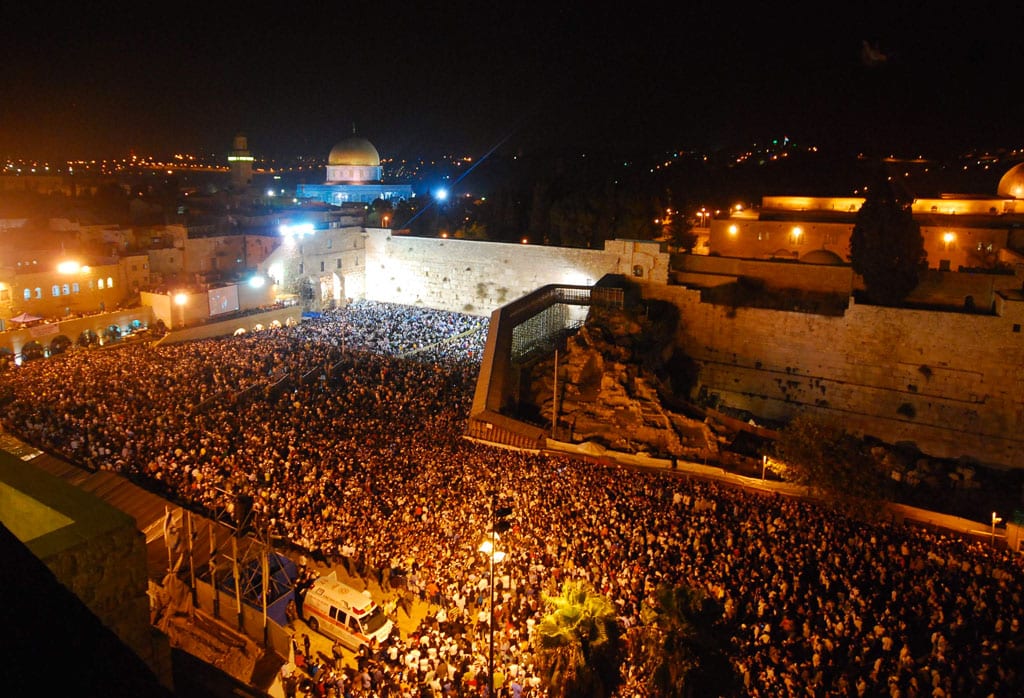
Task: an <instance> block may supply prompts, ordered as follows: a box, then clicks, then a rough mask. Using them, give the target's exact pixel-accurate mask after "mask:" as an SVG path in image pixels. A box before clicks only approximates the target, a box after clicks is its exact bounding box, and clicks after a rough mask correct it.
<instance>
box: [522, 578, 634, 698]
mask: <svg viewBox="0 0 1024 698" xmlns="http://www.w3.org/2000/svg"><path fill="white" fill-rule="evenodd" d="M544 602H545V604H546V605H547V606H548V608H549V609H550V612H549V613H548V614H547V615H546V616H544V617H543V618H542V619H541V621H540V622H539V623H538V624H537V628H536V631H535V634H534V650H535V652H536V655H537V664H538V666H539V667H540V670H541V676H542V678H544V679H546V683H547V684H548V690H549V692H550V695H551V696H561V697H562V698H572V697H575V696H580V697H581V698H583V697H588V698H591V697H601V696H610V695H611V694H612V692H613V691H614V690H615V688H616V686H617V685H618V683H619V646H618V639H619V628H618V623H617V621H616V607H615V604H614V603H612V602H611V601H610V600H609V599H608V598H607V597H606V596H602V595H601V594H599V593H598V592H597V590H595V589H594V587H593V586H591V585H590V584H589V583H588V582H586V581H582V580H569V581H567V582H565V583H564V584H562V590H561V594H559V595H557V596H549V595H547V594H545V595H544Z"/></svg>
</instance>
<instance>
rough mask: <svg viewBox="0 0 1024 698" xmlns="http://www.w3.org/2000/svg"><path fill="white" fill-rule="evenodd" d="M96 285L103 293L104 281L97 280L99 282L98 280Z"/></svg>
mask: <svg viewBox="0 0 1024 698" xmlns="http://www.w3.org/2000/svg"><path fill="white" fill-rule="evenodd" d="M96 285H97V286H98V287H99V289H100V290H101V291H102V290H103V279H97V280H96Z"/></svg>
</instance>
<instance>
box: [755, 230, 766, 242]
mask: <svg viewBox="0 0 1024 698" xmlns="http://www.w3.org/2000/svg"><path fill="white" fill-rule="evenodd" d="M757 239H758V240H767V239H768V231H767V230H759V231H757Z"/></svg>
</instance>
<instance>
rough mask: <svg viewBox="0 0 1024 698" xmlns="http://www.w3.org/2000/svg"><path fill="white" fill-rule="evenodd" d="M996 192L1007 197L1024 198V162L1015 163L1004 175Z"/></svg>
mask: <svg viewBox="0 0 1024 698" xmlns="http://www.w3.org/2000/svg"><path fill="white" fill-rule="evenodd" d="M996 193H997V194H998V195H999V196H1002V197H1006V198H1007V199H1024V162H1021V163H1018V164H1016V165H1014V166H1013V167H1011V168H1010V169H1009V171H1008V172H1007V173H1006V174H1004V175H1003V177H1002V179H1000V180H999V188H998V189H997V190H996Z"/></svg>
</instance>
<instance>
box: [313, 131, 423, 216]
mask: <svg viewBox="0 0 1024 698" xmlns="http://www.w3.org/2000/svg"><path fill="white" fill-rule="evenodd" d="M383 172H384V170H383V167H381V164H380V154H379V153H378V152H377V149H376V148H375V147H374V145H373V144H372V143H370V141H368V140H366V139H365V138H361V137H359V136H356V135H355V133H354V132H353V135H352V136H351V137H349V138H346V139H345V140H342V141H340V142H339V143H338V144H336V145H335V146H334V147H333V148H331V152H330V154H329V155H328V156H327V178H326V181H325V182H324V183H323V184H300V185H298V186H297V187H296V189H295V196H296V197H297V198H298V199H312V200H315V201H321V202H323V203H325V204H336V205H340V204H347V203H362V204H370V203H372V202H373V201H375V200H377V199H382V200H384V201H398V200H401V199H410V198H412V186H410V185H408V184H396V183H387V182H384V181H383Z"/></svg>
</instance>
